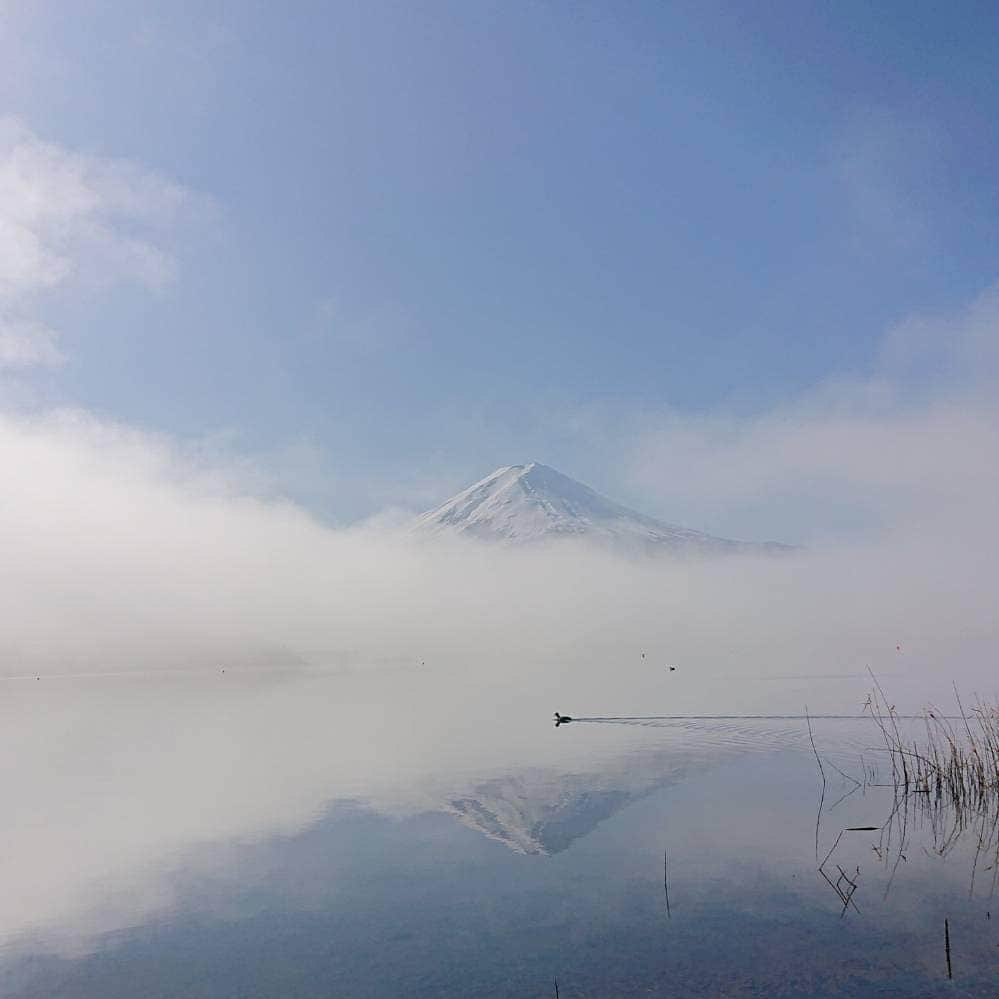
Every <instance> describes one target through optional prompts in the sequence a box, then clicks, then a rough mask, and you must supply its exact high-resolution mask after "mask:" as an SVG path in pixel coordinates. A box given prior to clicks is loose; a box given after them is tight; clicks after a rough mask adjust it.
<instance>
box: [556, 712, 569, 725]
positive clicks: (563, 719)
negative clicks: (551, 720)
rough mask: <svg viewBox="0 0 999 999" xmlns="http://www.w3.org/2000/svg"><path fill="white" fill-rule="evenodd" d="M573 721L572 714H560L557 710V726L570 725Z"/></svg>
mask: <svg viewBox="0 0 999 999" xmlns="http://www.w3.org/2000/svg"><path fill="white" fill-rule="evenodd" d="M571 721H572V715H560V714H559V713H558V712H557V711H556V712H555V727H556V728H558V727H559V725H568V724H569V722H571Z"/></svg>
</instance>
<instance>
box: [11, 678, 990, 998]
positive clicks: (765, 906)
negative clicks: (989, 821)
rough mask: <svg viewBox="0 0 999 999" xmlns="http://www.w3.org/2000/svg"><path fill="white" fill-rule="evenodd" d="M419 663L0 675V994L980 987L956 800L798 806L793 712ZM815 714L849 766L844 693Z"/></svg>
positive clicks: (986, 967) (860, 745)
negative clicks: (619, 716)
mask: <svg viewBox="0 0 999 999" xmlns="http://www.w3.org/2000/svg"><path fill="white" fill-rule="evenodd" d="M431 686H432V685H431ZM422 689H423V688H422V687H421V684H420V681H419V679H418V678H417V679H414V678H412V677H409V676H408V675H407V676H405V677H402V678H400V677H392V676H388V677H383V678H381V679H379V680H378V681H375V682H372V681H370V680H366V679H359V678H357V677H349V676H329V675H317V676H308V675H306V676H297V677H293V678H283V677H274V676H251V675H245V676H241V675H238V674H235V675H234V674H233V673H232V672H230V674H229V675H226V676H224V677H223V676H221V675H220V676H218V677H212V678H204V677H197V676H176V677H169V678H165V677H158V676H145V677H143V676H136V677H130V678H100V677H92V678H87V679H68V678H62V679H59V678H48V679H43V680H41V681H28V680H24V681H8V682H7V684H6V686H5V688H4V703H3V707H2V718H0V721H2V722H3V736H2V739H3V741H4V756H3V771H2V775H0V779H2V782H3V792H4V801H5V804H6V808H5V810H4V811H5V815H4V818H3V820H2V821H3V829H4V842H5V849H4V851H3V853H4V856H3V857H2V859H0V873H2V875H3V878H4V882H5V888H4V891H3V892H2V893H0V894H2V896H3V897H2V901H0V918H2V951H0V993H2V994H3V995H4V996H9V997H29V996H30V997H39V999H41V997H44V999H50V997H56V996H66V997H83V996H88V997H102V999H117V997H121V999H135V997H139V996H141V997H168V996H170V997H173V996H197V997H212V999H216V997H217V999H223V997H225V999H230V997H233V999H235V997H250V996H254V997H255V996H260V997H271V996H274V997H279V996H280V997H319V996H324V997H328V996H358V997H367V996H402V995H406V996H451V995H454V996H459V995H460V996H469V995H483V996H486V995H488V996H518V997H524V996H552V995H554V994H555V993H554V979H555V977H556V976H557V977H558V987H559V992H560V995H561V996H563V997H573V996H593V997H596V996H600V997H606V996H618V995H620V996H632V995H634V996H639V995H661V996H830V995H842V996H875V995H876V996H891V995H899V996H936V995H951V994H957V995H973V996H989V995H996V996H999V897H997V898H993V897H992V890H993V889H994V887H995V874H996V872H995V869H994V865H993V861H994V859H995V858H994V855H993V856H991V857H990V856H989V855H987V854H986V855H984V856H979V857H978V858H977V862H976V856H975V845H976V843H977V841H978V835H979V832H980V830H978V829H970V830H968V831H966V832H965V834H964V835H963V836H960V837H958V839H957V840H956V841H955V842H954V843H952V844H951V847H950V849H948V850H946V851H945V852H944V855H941V853H940V849H939V848H940V847H941V845H942V841H943V836H945V835H946V832H947V829H945V828H943V827H941V826H940V825H934V822H933V821H932V819H933V816H931V815H926V814H924V813H921V812H919V811H918V809H917V810H916V811H914V812H913V813H912V814H911V815H910V814H909V813H908V811H907V809H906V808H905V807H903V809H902V811H901V812H897V813H896V814H895V816H894V818H892V808H893V795H892V793H891V791H889V790H887V789H885V788H864V787H861V788H859V789H858V788H856V787H855V786H854V785H853V784H851V783H850V782H849V781H848V780H846V779H844V778H843V777H841V776H840V775H839V774H837V773H836V772H835V771H834V770H833V769H832V768H831V767H827V776H828V777H829V780H828V783H827V786H826V788H825V792H824V797H823V798H822V801H821V813H820V811H819V806H820V794H821V791H822V788H821V782H820V780H819V777H818V770H817V767H816V761H815V758H814V756H813V754H812V749H811V746H810V743H809V738H808V731H807V728H806V725H805V723H804V721H802V720H800V719H795V718H787V719H761V720H738V719H697V720H644V721H601V722H596V721H576V722H573V723H572V724H571V725H567V726H563V727H560V728H559V729H557V730H556V729H555V728H554V727H553V726H552V724H551V712H552V710H553V709H554V708H555V707H560V708H561V709H562V710H563V711H569V710H572V709H573V707H574V705H570V704H555V703H552V702H551V698H550V697H546V698H544V703H542V699H541V698H534V697H533V696H532V697H527V696H525V698H524V700H523V703H518V704H505V705H504V706H503V708H502V709H501V710H499V709H495V706H492V707H491V705H490V701H489V698H487V697H485V696H483V697H481V698H478V699H477V698H476V697H475V696H474V695H470V694H469V692H468V691H467V690H465V691H458V692H455V693H454V694H453V697H450V696H448V695H447V694H445V693H443V691H444V690H446V689H448V687H447V685H441V686H440V688H439V689H437V690H436V692H435V693H433V694H429V693H427V692H426V691H424V692H423V693H421V690H422ZM813 725H814V730H815V739H816V743H817V744H818V746H819V748H820V751H821V752H822V755H823V756H824V757H825V758H826V759H828V760H829V761H830V762H831V763H834V764H835V765H836V766H838V767H839V768H840V769H842V770H843V771H844V773H848V774H854V775H856V776H857V777H858V778H860V779H861V781H862V783H863V769H862V765H861V762H860V760H861V757H863V759H864V761H865V762H866V764H867V765H868V766H872V765H875V766H877V765H879V759H878V754H877V753H876V752H875V751H873V749H872V747H876V746H877V744H878V737H877V732H876V730H875V729H874V727H873V724H872V723H871V722H870V721H869V720H860V721H844V720H831V719H817V720H815V721H814V723H813ZM881 766H882V770H883V761H882V762H881ZM885 776H886V774H885V773H884V772H882V773H880V774H879V778H881V779H883V778H884V777H885ZM851 792H852V793H851ZM903 819H904V821H905V829H904V838H900V834H902V833H903V829H902V826H901V824H900V823H901V820H903ZM936 819H937V822H939V821H940V816H937V817H936ZM817 820H818V822H817ZM889 820H891V822H890V825H891V830H890V831H891V835H890V836H888V835H887V834H886V823H889ZM856 827H876V828H875V829H860V830H858V831H845V830H848V829H856ZM837 838H838V842H837ZM830 850H831V851H832V852H831V853H829V851H830ZM827 854H828V857H827ZM820 864H821V865H822V869H823V870H824V871H825V873H826V875H828V876H829V880H828V881H827V880H826V878H825V877H823V875H822V873H821V872H820V871H819V866H820ZM667 879H668V887H669V891H668V912H667V897H666V891H665V885H664V882H665V881H666V880H667ZM830 882H831V883H830ZM993 907H994V909H995V911H993ZM945 919H947V920H948V921H949V927H950V938H951V958H952V969H953V980H951V981H948V978H947V964H946V955H945V947H944V920H945Z"/></svg>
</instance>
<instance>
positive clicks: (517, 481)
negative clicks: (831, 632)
mask: <svg viewBox="0 0 999 999" xmlns="http://www.w3.org/2000/svg"><path fill="white" fill-rule="evenodd" d="M412 530H413V532H414V533H415V534H418V535H424V536H442V535H443V536H446V535H464V536H468V537H473V538H477V539H479V540H484V541H495V542H501V543H505V544H508V545H513V544H516V545H519V544H526V543H532V542H538V541H549V540H552V539H556V538H566V537H573V538H580V539H584V540H587V541H590V542H594V543H597V544H600V545H603V546H606V547H610V548H612V549H615V550H625V551H631V552H638V551H646V552H657V551H668V552H672V553H678V554H681V553H682V554H717V553H726V552H729V553H736V552H776V551H787V550H790V547H791V546H788V545H781V544H778V543H776V542H765V543H763V544H754V543H751V542H744V541H730V540H727V539H725V538H716V537H713V536H712V535H710V534H703V533H701V532H700V531H692V530H689V529H688V528H685V527H678V526H676V525H675V524H664V523H662V522H661V521H658V520H655V519H653V518H652V517H646V516H645V515H644V514H641V513H638V512H637V511H635V510H630V509H628V507H625V506H621V505H620V504H618V503H615V502H613V501H612V500H609V499H607V498H606V497H604V496H601V495H600V494H599V493H597V492H594V491H593V490H592V489H590V488H589V487H588V486H584V485H583V484H582V483H581V482H577V481H576V480H575V479H570V478H569V477H568V476H567V475H563V474H562V473H561V472H557V471H556V470H555V469H554V468H549V467H548V466H547V465H542V464H539V463H538V462H531V463H530V464H529V465H508V466H506V467H504V468H498V469H496V471H495V472H493V473H492V474H490V475H487V476H486V477H485V478H484V479H481V480H480V481H479V482H476V483H475V484H474V485H472V486H469V487H468V488H467V489H465V490H464V491H463V492H460V493H458V494H457V495H456V496H453V497H451V499H449V500H447V501H446V502H445V503H442V504H441V505H440V506H438V507H436V508H435V509H433V510H429V511H427V513H424V514H422V515H421V516H420V517H418V518H417V519H416V521H415V522H414V523H413V525H412Z"/></svg>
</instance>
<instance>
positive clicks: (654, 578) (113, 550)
mask: <svg viewBox="0 0 999 999" xmlns="http://www.w3.org/2000/svg"><path fill="white" fill-rule="evenodd" d="M978 416H981V414H980V413H979V414H978ZM885 432H886V433H887V432H888V431H887V429H885ZM965 443H966V442H965ZM951 444H952V442H951V438H950V436H949V435H946V434H944V435H941V436H940V437H939V438H934V437H932V436H931V437H927V438H925V439H924V440H923V446H924V449H925V448H927V447H930V448H933V449H935V450H936V451H938V452H940V454H939V457H940V459H941V461H943V462H944V464H945V467H946V469H947V471H946V481H944V482H943V483H942V485H943V486H944V487H945V488H944V489H943V495H944V496H945V498H946V500H947V501H946V502H941V503H939V504H937V505H936V506H935V507H934V506H933V504H929V503H924V504H923V506H922V507H921V508H920V516H919V517H918V518H917V517H909V518H906V519H905V520H904V521H903V522H902V523H901V524H900V525H899V526H898V527H897V528H895V529H894V530H890V531H883V532H879V533H878V534H877V535H876V536H869V537H866V538H865V539H864V540H863V541H861V542H856V541H855V542H853V543H840V544H837V545H834V546H833V545H830V546H824V547H822V546H820V547H816V548H812V549H810V550H807V551H804V552H801V553H798V554H795V555H792V556H785V557H781V558H776V559H766V558H765V559H754V558H734V559H733V558H725V559H718V560H713V561H704V562H698V563H688V562H672V561H668V560H662V561H658V560H657V561H651V560H644V561H631V560H626V559H623V558H617V557H613V556H609V555H607V554H606V553H600V552H596V551H590V550H587V549H585V548H584V547H581V546H576V545H573V544H571V543H569V544H559V545H557V546H554V547H550V548H545V549H527V550H512V549H496V548H487V547H483V546H479V545H475V544H459V543H455V544H450V545H434V546H428V545H426V544H420V543H417V542H414V541H413V540H412V539H410V538H408V537H407V536H406V535H405V534H404V533H399V532H398V531H391V530H386V529H383V528H377V527H373V526H362V527H356V528H352V529H346V530H334V529H331V528H329V527H327V526H325V525H323V524H321V523H320V522H318V521H317V520H315V519H314V518H312V517H311V516H310V515H309V514H307V513H306V512H304V511H303V510H302V509H300V508H298V507H296V506H294V505H293V504H290V503H284V502H280V501H265V500H261V499H256V498H253V497H251V496H246V495H240V494H239V493H238V492H237V491H235V489H234V487H233V485H232V482H233V481H240V480H241V477H240V476H239V475H236V476H234V478H233V479H230V477H229V474H228V472H227V470H226V469H225V468H218V467H210V466H207V465H206V464H205V463H204V462H203V461H199V460H197V459H196V458H195V457H192V456H190V455H185V454H184V453H182V452H181V451H179V450H178V449H177V448H175V447H174V446H172V445H171V444H170V442H169V441H166V440H163V439H158V438H154V437H149V436H146V435H143V434H141V433H137V432H135V431H131V430H128V429H125V428H121V427H115V426H113V425H108V424H104V423H101V422H99V421H95V420H94V419H93V418H91V417H87V416H85V415H81V414H72V413H63V414H50V415H48V416H45V417H36V418H24V417H12V416H6V417H2V418H0V462H2V466H3V467H4V468H5V469H8V472H9V474H8V481H7V484H6V485H5V489H4V492H3V498H2V503H0V545H2V548H3V551H4V559H3V564H2V566H0V600H2V602H3V605H4V607H5V610H6V614H5V627H4V632H3V635H2V636H0V673H2V674H3V675H6V676H8V677H13V676H31V675H45V676H54V675H63V674H80V673H90V672H116V671H145V670H160V669H166V670H171V669H172V670H182V669H190V670H215V669H219V668H222V667H228V668H229V669H234V670H235V669H260V668H274V669H324V670H326V669H329V670H351V671H352V670H374V669H383V670H384V669H410V668H415V667H416V666H417V665H418V664H419V663H423V662H427V661H430V662H431V663H432V664H433V666H434V668H435V669H439V670H444V671H449V670H450V671H453V672H455V673H456V674H458V675H463V676H467V675H469V674H475V675H476V676H477V678H478V679H479V680H480V681H481V683H483V684H486V685H496V686H497V687H499V688H502V686H503V685H504V684H505V683H515V682H520V681H521V680H522V679H523V678H524V677H530V676H534V675H536V674H537V673H538V672H539V671H541V670H547V671H549V672H553V673H554V674H556V675H564V674H569V673H578V674H579V675H580V676H582V675H584V674H585V675H586V676H588V677H592V678H594V684H595V686H594V691H597V690H599V689H600V686H601V683H602V682H603V681H602V680H600V679H599V678H601V677H603V678H604V679H605V680H606V683H607V685H608V686H613V682H614V677H615V675H616V674H617V673H618V672H619V671H620V669H621V668H623V666H622V664H629V663H633V662H635V661H637V657H638V656H639V655H640V651H648V652H650V653H651V654H654V655H655V657H657V659H662V660H663V661H664V662H666V661H669V662H678V663H679V664H681V665H682V667H683V669H684V670H685V671H690V672H691V673H698V674H700V675H702V676H704V677H711V676H714V677H718V678H719V684H722V683H723V679H724V678H725V677H731V676H733V675H736V676H740V677H743V678H746V679H750V678H752V677H754V676H760V675H775V674H805V675H809V674H815V675H823V674H828V673H835V672H857V671H860V672H862V671H863V670H864V668H865V666H867V665H868V664H870V665H872V666H874V667H875V668H877V669H884V668H889V669H890V670H891V671H893V672H894V671H897V670H898V669H899V668H900V665H901V664H902V663H904V664H905V665H904V669H905V671H906V672H907V673H909V672H911V673H912V674H913V675H915V674H917V673H919V674H921V675H934V671H936V674H937V675H940V676H942V675H943V673H941V672H940V671H945V672H946V676H947V678H948V682H949V678H950V677H951V676H952V675H957V676H959V678H962V679H963V680H964V682H965V683H966V684H970V685H973V686H981V685H987V684H988V683H989V682H991V678H992V676H993V675H994V664H995V652H996V649H997V644H999V643H997V625H996V620H995V614H994V595H995V593H996V558H995V555H996V553H997V544H996V541H997V531H996V526H995V522H994V517H988V516H986V511H987V508H988V506H989V500H988V497H987V496H986V495H984V494H983V490H986V489H990V488H991V485H992V483H991V477H992V476H993V475H994V473H993V472H992V470H991V465H990V464H988V461H987V459H986V457H985V456H984V455H982V454H980V453H978V452H977V451H976V450H975V449H974V448H970V447H966V446H964V447H962V446H961V442H960V441H956V442H954V446H951ZM918 447H919V445H918V444H917V443H915V442H913V443H912V444H911V445H910V448H911V450H913V451H915V450H918ZM933 458H934V455H932V454H926V455H924V459H925V460H926V461H932V460H933ZM955 466H956V467H955ZM955 481H956V482H957V484H955ZM965 484H967V485H965ZM962 489H968V490H970V491H971V493H972V495H969V496H968V498H967V504H966V505H963V506H961V505H955V503H954V502H953V499H954V496H955V495H959V494H961V491H962ZM993 495H994V494H993ZM934 510H936V511H937V513H938V516H936V517H935V518H934V517H933V516H932V513H933V511H934ZM720 689H722V690H723V687H722V688H720ZM723 706H724V707H726V708H729V709H734V708H736V707H738V705H735V704H733V705H727V704H726V705H723Z"/></svg>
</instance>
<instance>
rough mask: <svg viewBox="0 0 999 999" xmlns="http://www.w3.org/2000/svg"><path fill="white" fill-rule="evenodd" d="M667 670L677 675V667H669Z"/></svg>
mask: <svg viewBox="0 0 999 999" xmlns="http://www.w3.org/2000/svg"><path fill="white" fill-rule="evenodd" d="M667 668H668V669H669V671H670V672H671V673H675V672H676V667H675V666H669V667H667Z"/></svg>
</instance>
